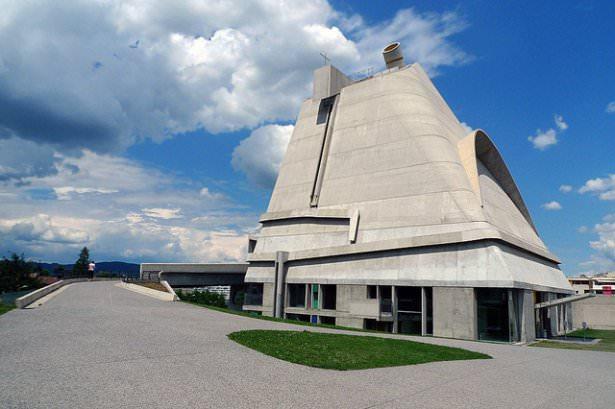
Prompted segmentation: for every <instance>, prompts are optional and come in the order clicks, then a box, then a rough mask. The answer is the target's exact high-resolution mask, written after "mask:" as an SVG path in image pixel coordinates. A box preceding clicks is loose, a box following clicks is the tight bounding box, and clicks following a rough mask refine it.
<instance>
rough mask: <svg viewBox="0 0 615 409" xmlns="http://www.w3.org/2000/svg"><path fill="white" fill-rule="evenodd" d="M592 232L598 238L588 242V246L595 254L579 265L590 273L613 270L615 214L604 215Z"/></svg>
mask: <svg viewBox="0 0 615 409" xmlns="http://www.w3.org/2000/svg"><path fill="white" fill-rule="evenodd" d="M593 231H594V232H595V233H597V235H598V238H597V240H592V241H590V242H589V246H590V247H591V248H592V249H593V250H595V253H594V254H592V255H591V257H590V259H589V260H588V261H585V262H583V263H581V265H582V266H584V267H588V268H590V273H603V272H606V271H613V270H615V213H614V214H608V215H606V216H605V217H604V218H603V219H602V222H601V223H598V224H596V225H595V226H594V229H593Z"/></svg>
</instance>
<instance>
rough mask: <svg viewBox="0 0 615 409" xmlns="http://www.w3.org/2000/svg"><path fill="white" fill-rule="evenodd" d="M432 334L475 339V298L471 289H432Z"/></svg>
mask: <svg viewBox="0 0 615 409" xmlns="http://www.w3.org/2000/svg"><path fill="white" fill-rule="evenodd" d="M433 297H434V304H433V305H434V309H433V321H434V328H433V334H434V335H435V336H438V337H445V338H458V339H477V332H476V331H477V325H476V298H475V295H474V289H473V288H461V287H434V289H433Z"/></svg>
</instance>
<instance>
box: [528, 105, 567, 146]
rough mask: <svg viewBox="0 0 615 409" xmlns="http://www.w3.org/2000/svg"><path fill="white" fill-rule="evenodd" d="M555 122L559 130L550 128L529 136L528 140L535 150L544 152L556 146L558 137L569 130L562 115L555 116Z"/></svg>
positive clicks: (538, 130)
mask: <svg viewBox="0 0 615 409" xmlns="http://www.w3.org/2000/svg"><path fill="white" fill-rule="evenodd" d="M553 121H554V122H555V127H556V128H557V130H555V129H553V128H549V129H547V130H546V131H544V132H543V131H542V130H540V129H537V130H536V134H535V135H533V136H528V138H527V140H528V141H530V142H531V143H532V145H533V146H534V148H536V149H538V150H541V151H544V150H545V149H547V148H548V147H549V146H552V145H556V144H557V142H558V139H557V137H558V135H559V134H560V133H562V132H564V131H565V130H566V129H568V124H567V123H566V122H565V121H564V117H562V116H561V115H558V114H555V115H554V116H553Z"/></svg>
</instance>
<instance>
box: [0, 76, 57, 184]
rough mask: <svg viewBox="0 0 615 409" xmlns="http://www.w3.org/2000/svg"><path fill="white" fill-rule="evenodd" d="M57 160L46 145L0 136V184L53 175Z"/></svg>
mask: <svg viewBox="0 0 615 409" xmlns="http://www.w3.org/2000/svg"><path fill="white" fill-rule="evenodd" d="M0 76H1V75H0ZM0 112H2V111H1V110H0ZM0 117H1V115H0ZM0 121H1V119H0ZM58 160H59V158H58V157H57V156H56V155H55V154H54V150H53V148H51V147H50V146H48V145H44V144H37V143H35V142H32V141H28V140H24V139H21V138H17V137H9V138H6V139H2V135H1V134H0V182H7V181H12V182H14V183H18V184H19V183H23V182H24V180H25V179H26V178H28V177H34V176H44V175H49V174H53V173H55V172H56V163H57V162H58Z"/></svg>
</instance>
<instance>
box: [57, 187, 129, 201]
mask: <svg viewBox="0 0 615 409" xmlns="http://www.w3.org/2000/svg"><path fill="white" fill-rule="evenodd" d="M53 191H54V192H55V194H56V196H57V198H58V200H69V199H71V197H73V196H74V195H85V194H101V195H105V194H110V193H118V192H119V190H115V189H105V188H95V187H74V186H61V187H54V188H53Z"/></svg>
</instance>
